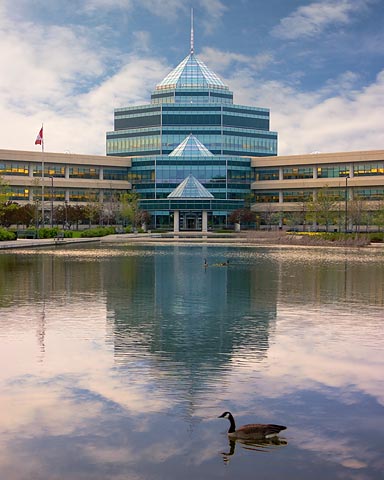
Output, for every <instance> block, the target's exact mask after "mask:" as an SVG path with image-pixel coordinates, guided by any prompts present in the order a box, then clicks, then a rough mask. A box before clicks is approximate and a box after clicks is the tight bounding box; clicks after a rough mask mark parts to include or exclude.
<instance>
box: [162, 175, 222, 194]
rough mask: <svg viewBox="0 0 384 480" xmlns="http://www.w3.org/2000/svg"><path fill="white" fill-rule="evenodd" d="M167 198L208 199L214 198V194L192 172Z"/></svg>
mask: <svg viewBox="0 0 384 480" xmlns="http://www.w3.org/2000/svg"><path fill="white" fill-rule="evenodd" d="M167 198H185V199H188V198H191V199H192V198H198V199H207V198H214V196H213V195H212V193H211V192H209V191H208V190H207V189H206V188H205V187H204V186H203V185H202V184H201V183H200V182H199V181H198V180H197V178H196V177H194V176H193V175H192V174H190V175H188V177H187V178H186V179H185V180H183V181H182V182H181V183H180V185H178V186H177V187H176V188H175V190H173V191H172V192H171V193H170V194H169V195H168V197H167Z"/></svg>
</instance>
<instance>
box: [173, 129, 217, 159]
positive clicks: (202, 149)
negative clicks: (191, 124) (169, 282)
mask: <svg viewBox="0 0 384 480" xmlns="http://www.w3.org/2000/svg"><path fill="white" fill-rule="evenodd" d="M169 156H170V157H196V156H199V157H213V156H214V155H213V153H211V152H210V151H209V150H208V148H207V147H206V146H204V145H203V144H202V143H201V142H200V141H199V140H198V139H197V138H196V137H195V136H194V135H193V134H192V133H190V134H189V135H188V137H186V138H185V139H184V140H183V141H182V142H181V143H180V145H179V146H177V147H176V148H175V149H174V150H173V151H172V152H171V153H170V154H169Z"/></svg>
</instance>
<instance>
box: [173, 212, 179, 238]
mask: <svg viewBox="0 0 384 480" xmlns="http://www.w3.org/2000/svg"><path fill="white" fill-rule="evenodd" d="M173 231H174V233H179V210H175V211H174V212H173Z"/></svg>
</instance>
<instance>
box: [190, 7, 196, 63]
mask: <svg viewBox="0 0 384 480" xmlns="http://www.w3.org/2000/svg"><path fill="white" fill-rule="evenodd" d="M193 53H195V49H194V45H193V8H191V54H193Z"/></svg>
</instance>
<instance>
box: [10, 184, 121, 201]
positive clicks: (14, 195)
mask: <svg viewBox="0 0 384 480" xmlns="http://www.w3.org/2000/svg"><path fill="white" fill-rule="evenodd" d="M66 193H67V196H66ZM125 193H127V191H126V190H91V189H77V188H76V189H66V188H54V189H53V190H52V189H50V188H45V190H44V201H47V202H49V201H53V202H64V201H65V199H66V198H68V199H69V201H70V202H95V201H100V200H101V199H103V200H102V201H103V202H109V201H112V200H113V199H114V198H115V199H117V198H119V197H120V195H122V194H125ZM42 197H43V196H42V191H41V188H36V189H29V188H25V187H10V188H9V190H8V191H7V198H8V199H9V200H12V201H18V200H24V201H27V202H36V201H39V202H41V200H42Z"/></svg>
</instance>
